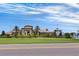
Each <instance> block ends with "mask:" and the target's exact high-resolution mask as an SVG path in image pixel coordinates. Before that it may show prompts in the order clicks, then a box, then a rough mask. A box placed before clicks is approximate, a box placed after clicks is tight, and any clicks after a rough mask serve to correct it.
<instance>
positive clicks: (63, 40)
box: [0, 38, 79, 44]
mask: <svg viewBox="0 0 79 59" xmlns="http://www.w3.org/2000/svg"><path fill="white" fill-rule="evenodd" d="M48 43H79V39H71V38H0V44H48Z"/></svg>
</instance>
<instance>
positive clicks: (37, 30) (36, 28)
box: [34, 26, 40, 36]
mask: <svg viewBox="0 0 79 59" xmlns="http://www.w3.org/2000/svg"><path fill="white" fill-rule="evenodd" d="M39 30H40V28H39V26H36V27H35V30H34V34H35V36H36V35H39Z"/></svg>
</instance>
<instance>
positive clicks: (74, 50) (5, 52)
mask: <svg viewBox="0 0 79 59" xmlns="http://www.w3.org/2000/svg"><path fill="white" fill-rule="evenodd" d="M0 56H79V43H55V44H5V45H0Z"/></svg>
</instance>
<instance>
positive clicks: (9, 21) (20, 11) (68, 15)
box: [0, 3, 79, 33]
mask: <svg viewBox="0 0 79 59" xmlns="http://www.w3.org/2000/svg"><path fill="white" fill-rule="evenodd" d="M25 25H32V26H33V27H35V26H39V27H40V29H42V30H44V29H47V28H48V29H49V31H53V30H54V29H56V28H57V27H58V28H59V29H61V30H62V31H63V32H74V31H77V30H79V4H78V3H73V4H72V3H0V33H1V31H2V30H4V31H6V32H9V31H12V29H13V28H14V26H18V27H19V28H22V27H24V26H25ZM57 25H58V26H57Z"/></svg>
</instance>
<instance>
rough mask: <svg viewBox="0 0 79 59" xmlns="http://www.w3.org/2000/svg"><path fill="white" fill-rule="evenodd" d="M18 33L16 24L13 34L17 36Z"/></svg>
mask: <svg viewBox="0 0 79 59" xmlns="http://www.w3.org/2000/svg"><path fill="white" fill-rule="evenodd" d="M18 33H19V27H18V26H15V27H14V36H15V37H17V36H18Z"/></svg>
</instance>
